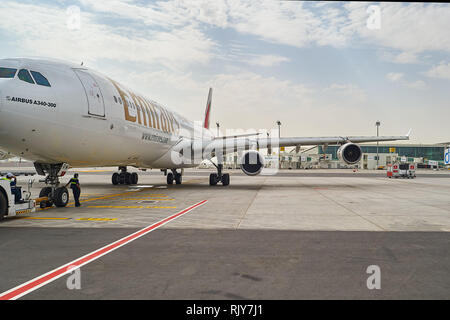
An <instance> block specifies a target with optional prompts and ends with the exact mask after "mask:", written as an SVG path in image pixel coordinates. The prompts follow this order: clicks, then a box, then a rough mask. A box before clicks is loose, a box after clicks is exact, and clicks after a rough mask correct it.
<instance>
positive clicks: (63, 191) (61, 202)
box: [54, 187, 69, 208]
mask: <svg viewBox="0 0 450 320" xmlns="http://www.w3.org/2000/svg"><path fill="white" fill-rule="evenodd" d="M54 201H55V206H57V207H58V208H64V207H66V206H67V204H68V203H69V191H68V190H67V188H66V187H60V188H58V189H56V190H55V199H54Z"/></svg>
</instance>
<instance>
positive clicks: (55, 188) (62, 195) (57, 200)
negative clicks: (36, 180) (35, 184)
mask: <svg viewBox="0 0 450 320" xmlns="http://www.w3.org/2000/svg"><path fill="white" fill-rule="evenodd" d="M34 167H35V168H36V172H37V173H38V174H39V175H41V176H45V175H46V174H47V176H46V177H45V179H44V180H42V182H45V184H46V185H47V187H45V188H42V190H41V192H40V193H39V197H40V198H42V197H46V198H47V200H44V201H41V204H40V206H41V208H46V207H52V206H53V205H55V206H56V207H59V208H63V207H66V206H67V204H68V203H69V191H68V190H67V188H66V187H60V186H59V177H62V176H64V175H65V174H66V172H67V170H68V169H69V165H68V164H66V163H60V164H43V163H34Z"/></svg>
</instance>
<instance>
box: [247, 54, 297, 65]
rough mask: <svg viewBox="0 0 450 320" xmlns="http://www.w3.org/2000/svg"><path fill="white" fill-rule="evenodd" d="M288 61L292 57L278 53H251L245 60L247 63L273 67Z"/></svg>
mask: <svg viewBox="0 0 450 320" xmlns="http://www.w3.org/2000/svg"><path fill="white" fill-rule="evenodd" d="M288 61H290V59H288V58H286V57H282V56H276V55H251V56H250V57H249V58H248V59H245V60H244V62H245V63H248V64H250V65H253V66H259V67H273V66H277V65H279V64H281V63H283V62H288Z"/></svg>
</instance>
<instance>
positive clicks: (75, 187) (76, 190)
mask: <svg viewBox="0 0 450 320" xmlns="http://www.w3.org/2000/svg"><path fill="white" fill-rule="evenodd" d="M69 184H70V188H71V189H72V191H73V197H74V199H75V207H79V206H81V204H80V194H81V188H80V180H78V173H75V174H74V175H73V178H72V179H70V181H69V182H68V183H67V184H66V187H67V186H68V185H69Z"/></svg>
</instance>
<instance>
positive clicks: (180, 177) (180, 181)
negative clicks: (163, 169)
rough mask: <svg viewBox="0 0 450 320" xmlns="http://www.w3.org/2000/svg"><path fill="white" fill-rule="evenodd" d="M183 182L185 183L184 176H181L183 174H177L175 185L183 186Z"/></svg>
mask: <svg viewBox="0 0 450 320" xmlns="http://www.w3.org/2000/svg"><path fill="white" fill-rule="evenodd" d="M182 182H183V176H182V175H181V173H177V174H175V183H176V184H181V183H182Z"/></svg>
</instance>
